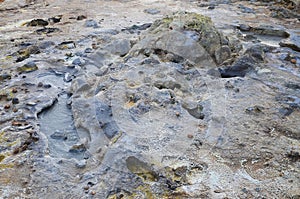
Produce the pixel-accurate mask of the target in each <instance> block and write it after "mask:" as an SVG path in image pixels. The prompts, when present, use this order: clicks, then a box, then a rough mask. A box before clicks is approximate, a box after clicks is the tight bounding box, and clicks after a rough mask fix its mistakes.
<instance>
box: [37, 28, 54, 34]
mask: <svg viewBox="0 0 300 199" xmlns="http://www.w3.org/2000/svg"><path fill="white" fill-rule="evenodd" d="M59 31H60V29H58V28H42V29H38V30H36V31H35V32H36V34H39V35H41V34H49V33H54V32H59Z"/></svg>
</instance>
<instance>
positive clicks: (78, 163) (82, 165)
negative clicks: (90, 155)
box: [76, 160, 86, 169]
mask: <svg viewBox="0 0 300 199" xmlns="http://www.w3.org/2000/svg"><path fill="white" fill-rule="evenodd" d="M85 166H86V160H80V161H78V162H77V163H76V167H77V168H79V169H83V168H85Z"/></svg>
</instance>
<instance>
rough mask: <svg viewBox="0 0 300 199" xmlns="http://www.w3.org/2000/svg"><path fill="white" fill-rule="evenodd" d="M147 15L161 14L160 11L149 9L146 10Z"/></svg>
mask: <svg viewBox="0 0 300 199" xmlns="http://www.w3.org/2000/svg"><path fill="white" fill-rule="evenodd" d="M144 12H145V13H148V14H151V15H156V14H159V13H160V11H159V10H158V9H155V8H148V9H145V10H144Z"/></svg>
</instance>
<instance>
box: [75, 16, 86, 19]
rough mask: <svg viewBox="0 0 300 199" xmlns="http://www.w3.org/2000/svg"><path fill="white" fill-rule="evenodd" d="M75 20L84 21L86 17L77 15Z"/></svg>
mask: <svg viewBox="0 0 300 199" xmlns="http://www.w3.org/2000/svg"><path fill="white" fill-rule="evenodd" d="M76 19H77V20H83V19H86V16H85V15H79V16H78V17H77V18H76Z"/></svg>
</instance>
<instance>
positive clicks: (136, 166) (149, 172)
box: [126, 156, 159, 181]
mask: <svg viewBox="0 0 300 199" xmlns="http://www.w3.org/2000/svg"><path fill="white" fill-rule="evenodd" d="M126 166H127V168H128V169H129V170H130V171H131V172H132V173H135V174H136V175H138V176H140V177H141V178H143V179H144V180H148V181H157V180H158V178H159V175H158V174H157V173H156V172H155V171H154V170H153V169H152V168H151V167H150V166H149V165H148V164H147V163H145V162H143V161H141V160H139V159H138V158H136V157H134V156H129V157H128V158H127V159H126Z"/></svg>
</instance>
